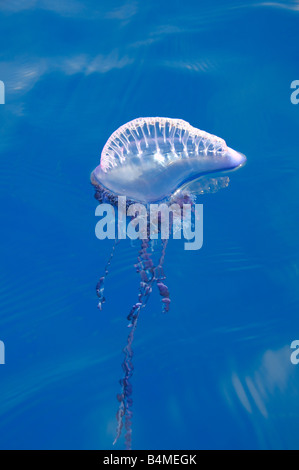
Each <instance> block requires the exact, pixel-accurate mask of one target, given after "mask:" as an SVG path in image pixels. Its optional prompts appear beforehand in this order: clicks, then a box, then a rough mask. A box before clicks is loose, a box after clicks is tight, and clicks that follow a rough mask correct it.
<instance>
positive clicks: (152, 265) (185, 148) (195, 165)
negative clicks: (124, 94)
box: [91, 117, 246, 449]
mask: <svg viewBox="0 0 299 470" xmlns="http://www.w3.org/2000/svg"><path fill="white" fill-rule="evenodd" d="M245 162H246V157H245V156H244V155H243V154H241V153H239V152H236V151H235V150H233V149H232V148H230V147H228V146H227V145H226V143H225V141H224V140H223V139H221V138H219V137H216V136H214V135H212V134H209V133H207V132H204V131H202V130H200V129H197V128H195V127H193V126H191V125H190V124H189V123H188V122H186V121H184V120H182V119H171V118H163V117H152V118H149V117H147V118H138V119H134V120H133V121H130V122H128V123H127V124H124V125H123V126H121V127H120V128H119V129H117V130H116V131H115V132H113V134H112V135H111V137H110V138H109V139H108V141H107V142H106V144H105V146H104V148H103V150H102V154H101V159H100V164H99V165H98V166H97V167H96V168H95V169H94V171H93V172H92V174H91V183H92V185H93V186H94V188H95V198H96V199H97V200H98V201H99V202H100V203H103V202H104V203H110V204H112V206H115V207H117V204H118V198H119V197H120V196H125V197H126V206H127V207H130V205H132V204H135V203H142V204H144V205H145V207H146V210H147V211H148V212H149V211H150V205H151V204H154V203H159V204H160V203H163V204H166V205H168V206H170V205H171V204H173V203H176V204H177V205H178V206H179V208H181V209H182V210H183V207H184V205H185V204H190V206H191V207H194V205H195V200H196V197H197V196H198V195H200V194H204V193H210V192H215V191H218V190H219V189H221V188H225V187H227V186H228V183H229V179H228V177H227V176H222V174H223V173H224V172H225V173H226V172H227V171H231V170H235V169H237V168H240V167H241V166H243V165H244V163H245ZM172 222H173V219H172V218H171V214H170V224H169V231H171V230H172V229H173V224H172ZM149 225H150V223H148V226H147V229H146V236H145V237H143V238H142V239H141V240H140V248H139V251H138V255H137V262H136V264H135V266H134V267H135V269H136V272H137V273H138V274H139V276H140V283H139V292H138V294H137V301H136V303H135V304H134V305H133V306H132V308H131V310H130V311H129V314H128V316H127V320H128V322H129V324H128V327H129V334H128V337H127V343H126V346H125V348H124V349H123V353H124V359H123V362H122V369H123V377H122V378H121V380H120V386H121V390H120V393H118V395H117V400H118V402H119V407H118V411H117V415H116V417H117V430H116V437H115V440H114V444H115V443H116V442H117V441H118V439H119V437H120V436H121V433H122V430H123V427H124V428H125V446H126V449H131V446H132V417H133V412H132V405H133V400H132V381H131V379H132V375H133V370H134V367H133V349H132V343H133V339H134V334H135V331H136V327H137V323H138V320H139V317H140V313H141V311H142V309H144V307H145V306H146V304H147V302H148V299H149V297H150V294H151V292H152V290H153V288H154V286H156V287H157V289H158V292H159V294H160V296H161V301H162V311H163V312H164V313H167V312H168V311H169V309H170V303H171V299H170V292H169V289H168V287H167V284H166V276H165V273H164V259H165V253H166V248H167V243H168V239H169V237H165V236H164V238H161V243H160V245H158V247H157V246H156V245H157V244H156V245H155V246H154V243H153V240H152V239H151V237H150V233H151V232H150V227H149ZM156 225H157V227H156V230H157V231H158V232H159V231H160V226H161V220H160V219H158V220H157V221H156ZM119 241H120V240H119V239H118V238H117V237H116V238H115V242H114V246H113V248H112V251H111V254H110V257H109V259H108V262H107V264H106V267H105V270H104V274H103V276H102V277H101V278H100V279H99V282H98V283H97V285H96V293H97V296H98V298H99V302H98V307H99V308H100V309H102V308H103V305H104V303H105V296H104V284H105V281H106V278H107V276H108V273H109V269H110V266H111V263H112V259H113V256H114V254H115V249H116V247H117V245H118V243H119ZM155 242H156V240H155Z"/></svg>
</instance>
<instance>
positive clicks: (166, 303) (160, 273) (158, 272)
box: [155, 239, 170, 313]
mask: <svg viewBox="0 0 299 470" xmlns="http://www.w3.org/2000/svg"><path fill="white" fill-rule="evenodd" d="M167 244H168V239H165V240H162V252H161V257H160V260H159V264H158V266H157V267H156V268H155V277H156V281H157V287H158V289H159V293H160V295H161V297H162V302H163V313H167V312H168V311H169V307H170V298H169V290H168V287H167V286H166V284H164V283H163V282H162V281H164V280H165V279H166V276H165V274H164V269H163V263H164V258H165V252H166V247H167Z"/></svg>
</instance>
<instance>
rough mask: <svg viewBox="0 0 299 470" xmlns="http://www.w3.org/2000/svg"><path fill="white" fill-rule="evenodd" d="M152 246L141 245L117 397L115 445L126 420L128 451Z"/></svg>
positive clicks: (151, 269) (152, 277)
mask: <svg viewBox="0 0 299 470" xmlns="http://www.w3.org/2000/svg"><path fill="white" fill-rule="evenodd" d="M149 245H150V240H149V239H146V240H143V241H142V243H141V249H140V251H139V256H138V263H137V264H136V266H135V267H136V270H137V272H138V273H139V274H140V277H141V280H140V286H139V294H138V302H136V303H135V304H134V305H133V307H132V309H131V311H130V313H129V315H128V317H127V318H128V320H129V322H130V323H129V325H128V327H129V328H130V333H129V335H128V339H127V345H126V346H125V348H124V349H123V352H124V355H125V358H124V361H123V363H122V368H123V371H124V378H123V379H121V380H120V385H121V387H122V393H121V394H119V395H117V399H118V401H119V402H120V405H119V409H118V412H117V414H116V418H117V430H116V437H115V440H114V442H113V444H115V443H116V442H117V440H118V439H119V437H120V435H121V431H122V428H123V418H124V420H125V423H124V424H125V429H126V433H125V445H126V449H131V443H132V429H131V424H132V416H133V413H132V405H133V400H132V398H131V396H132V385H131V382H130V379H131V377H132V375H133V370H134V367H133V364H132V359H133V349H132V343H133V339H134V333H135V330H136V327H137V322H138V318H139V314H140V311H141V309H142V308H144V307H145V305H146V304H147V301H148V299H149V296H150V294H151V292H152V284H153V282H154V281H155V273H154V265H153V262H152V260H151V255H150V254H149V253H148V252H147V249H148V247H149Z"/></svg>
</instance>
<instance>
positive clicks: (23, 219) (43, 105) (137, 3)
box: [0, 0, 299, 450]
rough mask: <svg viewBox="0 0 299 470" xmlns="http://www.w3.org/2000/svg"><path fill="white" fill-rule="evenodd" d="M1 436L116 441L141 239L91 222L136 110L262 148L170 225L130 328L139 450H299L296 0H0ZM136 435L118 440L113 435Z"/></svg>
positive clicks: (91, 445)
mask: <svg viewBox="0 0 299 470" xmlns="http://www.w3.org/2000/svg"><path fill="white" fill-rule="evenodd" d="M0 24H1V28H0V37H1V48H0V80H2V81H3V82H4V84H5V104H4V105H0V175H1V185H0V197H1V282H0V291H1V296H0V302H1V304H0V340H2V341H3V342H4V344H5V364H4V365H0V447H1V448H2V449H112V448H113V445H112V443H113V440H114V437H115V430H116V418H115V414H116V411H117V406H118V404H117V400H116V394H117V393H118V392H119V391H120V385H119V383H118V380H119V379H120V378H121V377H122V369H121V362H122V360H123V354H122V349H123V347H124V346H125V344H126V338H127V334H128V328H127V325H128V321H127V319H126V317H127V315H128V313H129V311H130V308H131V306H132V305H133V303H134V302H136V300H137V294H138V285H139V278H138V275H137V274H136V272H135V269H134V264H135V263H136V258H137V253H138V249H139V248H138V243H136V242H134V243H131V241H130V240H125V241H123V242H122V243H120V244H119V246H118V247H117V250H116V252H115V257H114V259H113V262H112V264H111V269H110V273H109V277H108V278H107V282H106V303H105V305H104V308H103V310H102V311H100V310H99V309H97V297H96V292H95V285H96V283H97V281H98V279H99V277H100V276H102V274H103V270H104V267H105V264H106V262H107V259H108V257H109V253H110V250H111V247H112V244H113V242H112V241H111V240H105V241H100V240H98V239H97V238H96V237H95V224H96V222H97V220H98V219H97V218H96V217H95V208H96V206H97V201H96V200H95V199H94V191H93V188H92V186H91V184H90V181H89V177H90V172H91V171H92V170H93V169H94V168H95V167H96V166H97V165H98V164H99V159H100V153H101V149H102V147H103V145H104V144H105V142H106V140H107V139H108V137H109V136H110V135H111V133H112V132H113V131H114V130H115V129H117V128H118V127H119V126H120V125H122V124H124V123H126V122H128V121H129V120H132V119H134V118H137V117H141V116H167V117H172V118H180V119H185V120H186V121H188V122H190V123H191V124H192V125H194V126H195V127H198V128H200V129H203V130H205V131H208V132H210V133H212V134H215V135H218V136H220V137H222V138H224V139H225V140H226V142H227V144H228V145H229V146H230V147H232V148H234V149H236V150H239V151H240V152H242V153H244V154H245V155H246V156H247V165H246V166H245V167H243V168H241V169H240V170H238V171H237V172H234V173H232V174H231V175H230V185H229V187H228V188H225V189H222V190H221V191H219V192H217V193H215V194H205V195H203V196H201V197H199V198H198V200H197V202H198V203H203V205H204V242H203V247H202V248H201V249H200V250H198V251H186V250H184V246H183V241H181V242H180V241H176V240H171V241H170V242H169V246H168V248H167V253H166V258H165V272H166V275H167V284H168V287H169V289H170V293H171V300H172V301H171V308H170V311H169V313H168V314H162V312H161V300H160V297H159V296H158V294H157V293H156V292H155V291H154V292H153V295H152V297H151V298H150V300H149V303H148V305H147V307H146V309H143V311H142V315H141V316H140V319H139V323H138V328H137V330H136V337H135V341H134V365H135V370H134V376H133V380H132V383H133V400H134V405H133V411H134V417H133V449H171V450H173V449H298V448H299V437H298V420H299V390H298V389H299V364H298V365H296V364H293V363H292V362H291V353H292V349H291V348H290V345H291V343H292V341H294V340H298V339H299V318H298V313H299V312H298V307H299V290H298V281H299V259H298V251H299V250H298V238H299V237H298V209H299V208H298V200H299V184H298V166H299V163H298V162H299V147H298V129H299V127H298V126H299V105H294V104H292V102H291V99H290V98H291V93H292V92H293V91H294V90H292V89H291V83H292V81H294V80H299V67H298V58H299V2H298V1H279V2H278V1H277V2H276V1H273V2H259V1H257V2H253V1H252V2H244V1H237V0H234V1H229V0H227V1H225V2H224V1H218V2H215V1H206V2H202V1H198V0H197V1H190V0H186V1H184V2H182V1H164V2H158V1H149V2H144V1H141V0H132V1H130V0H128V1H111V0H109V1H108V0H103V1H95V0H93V1H91V0H87V1H83V0H74V1H73V0H30V1H21V0H19V1H18V0H9V1H7V0H1V1H0ZM123 447H124V441H123V438H121V439H120V440H119V441H118V443H117V444H116V445H115V448H117V449H122V448H123Z"/></svg>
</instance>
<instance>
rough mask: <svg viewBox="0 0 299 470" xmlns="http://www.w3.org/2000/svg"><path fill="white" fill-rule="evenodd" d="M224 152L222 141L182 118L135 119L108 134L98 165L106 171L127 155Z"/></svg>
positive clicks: (161, 157)
mask: <svg viewBox="0 0 299 470" xmlns="http://www.w3.org/2000/svg"><path fill="white" fill-rule="evenodd" d="M226 152H227V145H226V143H225V141H224V140H223V139H221V138H219V137H216V136H215V135H212V134H209V133H207V132H204V131H201V130H200V129H197V128H196V127H193V126H191V125H190V124H189V123H188V122H186V121H184V120H182V119H171V118H163V117H151V118H137V119H134V120H133V121H130V122H128V123H127V124H124V125H123V126H121V127H119V128H118V129H117V130H116V131H115V132H113V134H112V135H111V136H110V137H109V139H108V141H107V142H106V144H105V146H104V148H103V151H102V154H101V163H100V165H101V168H102V170H103V171H104V172H108V171H109V170H111V169H112V168H114V167H117V166H119V165H123V164H125V163H126V161H127V160H128V159H130V158H136V157H137V158H142V157H148V156H155V160H156V161H159V160H160V161H161V163H162V164H163V163H164V161H165V159H171V158H175V159H176V158H188V157H193V158H195V157H197V156H198V157H200V156H211V157H212V156H219V157H221V156H222V155H223V154H225V153H226Z"/></svg>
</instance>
